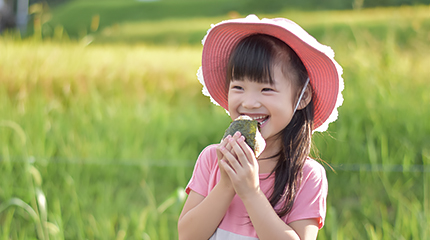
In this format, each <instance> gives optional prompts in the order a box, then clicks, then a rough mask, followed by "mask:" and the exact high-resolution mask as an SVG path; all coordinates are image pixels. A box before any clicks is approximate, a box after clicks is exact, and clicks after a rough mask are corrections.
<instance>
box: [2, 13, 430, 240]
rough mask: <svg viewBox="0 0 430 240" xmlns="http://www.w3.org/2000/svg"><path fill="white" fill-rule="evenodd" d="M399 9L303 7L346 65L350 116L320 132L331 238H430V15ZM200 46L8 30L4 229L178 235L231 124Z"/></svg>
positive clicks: (57, 234) (64, 234)
mask: <svg viewBox="0 0 430 240" xmlns="http://www.w3.org/2000/svg"><path fill="white" fill-rule="evenodd" d="M423 9H424V10H423ZM426 9H427V8H426V7H423V8H422V9H421V8H420V10H419V11H426ZM394 11H396V12H397V13H398V15H395V16H399V17H398V18H399V19H402V20H403V19H409V20H408V21H399V22H397V21H398V20H396V19H397V18H396V17H393V15H389V14H387V13H386V12H385V10H381V11H380V12H381V13H384V14H386V15H385V16H386V17H385V18H384V17H381V18H380V20H379V22H378V24H377V27H375V26H374V25H372V24H371V23H369V22H365V21H364V22H363V20H357V21H356V22H354V21H353V20H351V22H345V23H344V24H342V23H340V22H330V19H327V18H324V19H326V22H324V21H323V22H321V24H319V25H318V24H315V23H312V22H308V23H306V22H305V19H309V18H312V17H314V18H315V16H323V15H326V14H329V13H328V12H322V13H318V14H321V15H318V14H315V13H301V14H302V15H300V14H298V15H296V17H297V19H298V20H297V21H298V22H299V21H304V26H305V28H307V29H308V30H309V31H311V32H312V33H313V34H315V35H317V38H318V39H319V40H320V41H322V42H324V43H327V44H330V45H331V46H332V47H333V48H334V50H335V52H336V59H337V60H338V61H339V62H340V63H341V64H342V66H343V67H344V74H343V77H344V79H345V90H344V92H343V93H344V97H345V101H344V105H343V106H342V107H341V108H340V109H339V113H340V116H339V120H338V121H337V122H335V123H332V124H331V125H330V128H329V132H328V133H324V134H316V135H315V138H314V139H315V143H314V144H315V147H316V148H317V149H318V150H319V152H318V154H315V157H319V158H321V159H323V160H325V161H326V162H328V163H329V164H330V165H331V166H332V167H333V168H334V170H335V171H332V170H330V168H329V167H327V176H328V178H329V188H330V189H329V198H328V213H327V220H326V226H325V227H324V228H323V229H322V230H321V231H320V233H319V239H427V238H429V237H430V232H429V229H428V226H429V224H430V219H429V216H430V212H429V207H430V206H429V205H430V200H429V190H430V187H429V182H430V177H429V174H430V169H429V165H430V148H429V146H430V138H429V136H430V124H429V123H428V121H426V119H428V118H429V117H430V116H429V112H428V111H427V110H428V109H429V103H430V98H429V96H430V95H429V94H428V92H429V90H430V87H429V85H428V84H427V81H426V80H427V78H428V76H429V75H430V72H429V71H430V70H429V68H428V64H427V63H428V62H430V59H429V56H430V48H429V46H428V44H427V42H428V41H430V35H429V34H428V32H429V31H428V30H429V28H430V24H429V18H425V17H422V15H420V14H417V17H416V18H415V17H414V16H411V15H410V14H408V11H404V9H403V8H399V9H394ZM405 12H406V13H405ZM348 14H349V16H357V19H362V18H361V15H360V13H357V12H348V13H344V12H332V16H331V17H332V18H333V19H336V16H338V17H339V18H340V19H342V17H343V16H345V15H348ZM377 14H378V11H375V12H374V15H377ZM373 17H376V16H373ZM300 19H302V20H300ZM353 19H354V18H353ZM384 19H385V20H384ZM209 20H211V19H206V20H205V21H209ZM414 20H415V21H414ZM188 21H189V22H190V23H192V22H193V21H191V20H188ZM198 21H199V22H201V21H202V19H199V20H198ZM299 23H300V22H299ZM142 24H147V23H142ZM154 24H163V23H162V22H159V23H154ZM172 24H173V23H172ZM178 24H179V25H181V26H182V22H179V23H178ZM198 25H199V24H198V23H195V25H193V26H198ZM199 28H200V27H197V28H196V29H199ZM378 29H379V30H378ZM101 31H102V30H101ZM193 31H194V30H193V28H192V27H190V32H191V33H192V32H193ZM405 33H407V34H405ZM184 34H185V33H184ZM203 34H204V32H203ZM142 36H145V34H143V35H142ZM158 37H161V39H166V38H164V37H163V36H158ZM95 43H97V41H95ZM200 54H201V46H199V45H191V46H174V45H173V46H172V45H169V44H167V45H166V46H151V47H149V46H148V45H144V44H134V45H127V44H124V43H111V44H90V45H88V44H87V42H85V41H74V40H67V39H63V40H62V41H58V40H41V39H40V38H38V37H35V38H29V39H20V38H19V37H17V36H3V37H0V84H1V86H2V87H1V88H0V98H1V99H0V111H1V112H0V116H1V117H0V173H1V174H0V181H1V184H0V238H1V239H36V238H37V239H176V238H177V234H176V222H177V217H178V214H179V212H180V210H181V207H182V204H183V201H184V194H183V188H184V187H185V185H186V184H187V182H188V180H189V178H190V176H191V172H192V169H193V164H194V161H195V159H196V157H197V155H198V153H199V152H200V151H201V149H202V148H203V147H205V146H206V145H208V144H211V143H216V142H218V141H219V138H220V137H221V134H222V132H223V131H224V129H225V127H226V126H227V125H228V123H229V118H228V116H227V115H226V114H225V112H224V111H223V110H222V109H221V108H220V107H216V106H213V105H212V104H211V103H210V102H209V100H208V99H207V98H206V97H204V96H202V95H201V93H200V91H201V86H200V84H199V83H198V81H197V80H196V77H195V72H196V69H197V68H198V66H199V65H200V63H199V62H200Z"/></svg>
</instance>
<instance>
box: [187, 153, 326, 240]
mask: <svg viewBox="0 0 430 240" xmlns="http://www.w3.org/2000/svg"><path fill="white" fill-rule="evenodd" d="M216 146H217V145H210V146H208V147H206V148H205V149H204V150H203V151H202V152H201V154H200V156H199V158H198V159H197V162H196V165H195V167H194V172H193V176H192V177H191V180H190V182H189V183H188V186H187V188H186V192H187V194H189V193H190V191H191V190H193V191H195V192H196V193H198V194H200V195H202V196H205V197H206V196H207V195H208V194H209V192H210V191H211V190H212V189H213V188H214V187H215V185H216V184H217V183H218V181H219V180H220V177H221V175H220V171H219V167H218V162H217V157H216ZM268 176H269V174H268V173H266V174H260V188H261V190H262V191H263V192H264V193H265V195H266V197H270V194H271V192H272V191H273V189H272V188H273V182H274V179H275V176H274V174H272V175H271V176H270V177H269V178H267V177H268ZM327 190H328V184H327V177H326V173H325V169H324V167H323V166H322V165H321V164H319V163H318V162H317V161H315V160H313V159H310V158H308V159H307V160H306V161H305V164H304V166H303V177H302V182H301V185H300V188H299V190H298V191H297V195H296V198H295V200H294V204H293V208H292V210H291V212H290V213H289V214H287V215H286V216H284V217H283V218H282V220H283V221H284V222H285V223H287V224H289V223H291V222H294V221H297V220H303V219H310V218H315V219H318V222H319V228H322V226H323V225H324V219H325V214H326V198H327ZM277 206H278V205H277ZM275 208H276V207H275ZM211 239H240V240H248V239H258V237H257V233H256V232H255V229H254V227H253V226H252V224H251V221H250V218H249V216H248V213H247V211H246V208H245V206H244V204H243V202H242V200H241V199H240V198H239V197H238V196H237V195H236V196H235V197H234V198H233V201H232V202H231V204H230V207H229V208H228V210H227V212H226V214H225V216H224V218H223V220H222V221H221V223H220V225H219V226H218V229H217V231H216V232H215V234H214V235H213V236H212V237H211Z"/></svg>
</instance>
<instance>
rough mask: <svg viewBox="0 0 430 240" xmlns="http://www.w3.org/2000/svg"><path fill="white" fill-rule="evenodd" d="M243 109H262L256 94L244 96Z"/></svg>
mask: <svg viewBox="0 0 430 240" xmlns="http://www.w3.org/2000/svg"><path fill="white" fill-rule="evenodd" d="M242 107H244V108H246V109H256V108H259V107H261V103H260V100H259V98H258V96H256V94H251V93H248V94H244V96H243V99H242Z"/></svg>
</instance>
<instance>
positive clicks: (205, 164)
mask: <svg viewBox="0 0 430 240" xmlns="http://www.w3.org/2000/svg"><path fill="white" fill-rule="evenodd" d="M216 147H217V145H215V144H214V145H210V146H207V147H206V148H205V149H203V151H202V152H201V153H200V155H199V157H198V158H197V161H196V164H195V166H194V171H193V176H192V177H191V179H190V181H189V182H188V185H187V187H186V188H185V191H186V193H187V194H190V191H191V190H193V191H195V192H197V193H198V194H200V195H202V196H205V197H206V196H207V195H208V194H209V191H210V189H209V187H208V186H209V185H210V182H211V181H210V179H211V175H212V173H213V171H214V169H217V167H218V163H217V157H216Z"/></svg>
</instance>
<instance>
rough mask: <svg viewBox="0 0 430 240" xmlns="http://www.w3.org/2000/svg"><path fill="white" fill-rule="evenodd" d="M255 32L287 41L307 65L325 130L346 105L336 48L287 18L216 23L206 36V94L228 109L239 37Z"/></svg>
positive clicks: (318, 120) (202, 73)
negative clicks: (231, 68) (228, 81)
mask: <svg viewBox="0 0 430 240" xmlns="http://www.w3.org/2000/svg"><path fill="white" fill-rule="evenodd" d="M253 34H266V35H270V36H273V37H276V38H278V39H280V40H282V41H284V42H285V43H286V44H287V45H288V46H290V47H291V49H293V50H294V51H295V52H296V54H297V55H298V56H299V58H300V59H301V60H302V62H303V64H304V65H305V67H306V70H307V72H308V76H309V79H310V85H311V86H312V91H313V92H312V99H313V101H314V129H313V131H319V132H323V131H325V130H327V128H328V124H329V123H331V122H333V121H335V120H336V119H337V116H338V112H337V108H338V107H339V106H341V105H342V102H343V97H342V90H343V87H344V85H343V79H342V76H341V75H342V72H343V71H342V67H341V66H340V65H339V64H338V63H337V62H336V61H335V60H334V52H333V50H332V49H331V48H330V47H328V46H325V45H323V44H321V43H319V42H318V41H317V40H316V39H315V38H314V37H312V36H311V35H309V34H308V33H307V32H306V31H305V30H303V29H302V28H301V27H300V26H299V25H297V24H296V23H294V22H293V21H291V20H288V19H285V18H274V19H267V18H263V19H261V20H260V19H259V18H258V17H257V16H255V15H249V16H248V17H246V18H240V19H232V20H227V21H222V22H220V23H218V24H216V25H212V26H211V29H209V30H208V32H207V35H206V36H205V37H204V38H203V40H202V43H203V53H202V66H201V68H200V69H199V71H198V72H197V77H198V79H199V81H200V83H201V84H202V85H203V91H202V92H203V94H204V95H206V96H209V97H210V98H211V101H212V102H213V103H215V104H217V105H220V106H221V107H223V108H224V109H226V110H227V111H228V99H227V98H228V93H227V91H226V86H225V82H226V75H227V64H228V60H229V57H230V54H231V52H232V51H233V50H234V48H235V47H236V45H237V44H238V42H239V41H241V40H242V39H243V38H245V37H247V36H250V35H253Z"/></svg>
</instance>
